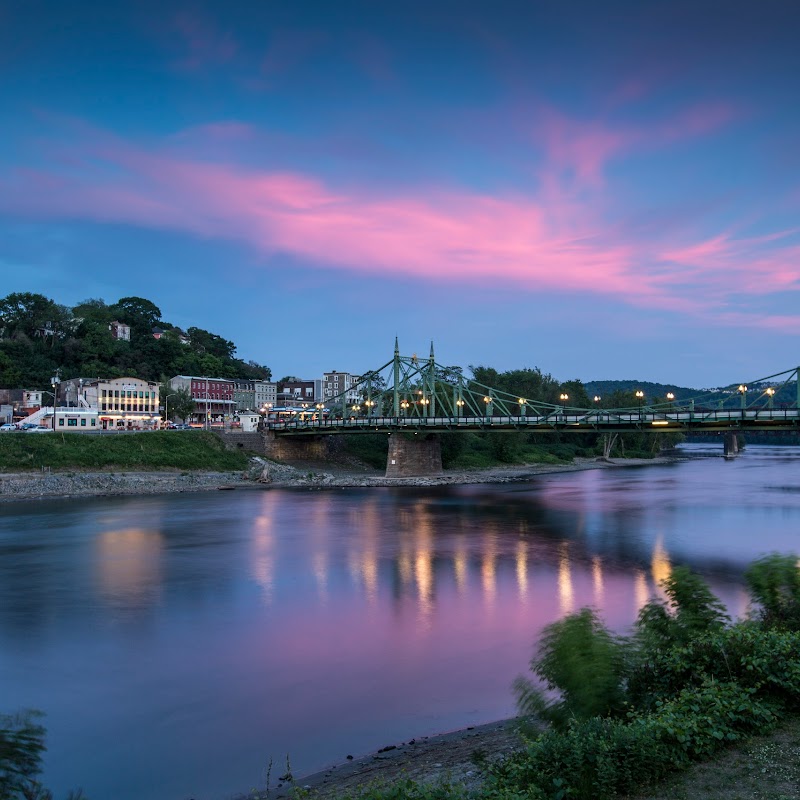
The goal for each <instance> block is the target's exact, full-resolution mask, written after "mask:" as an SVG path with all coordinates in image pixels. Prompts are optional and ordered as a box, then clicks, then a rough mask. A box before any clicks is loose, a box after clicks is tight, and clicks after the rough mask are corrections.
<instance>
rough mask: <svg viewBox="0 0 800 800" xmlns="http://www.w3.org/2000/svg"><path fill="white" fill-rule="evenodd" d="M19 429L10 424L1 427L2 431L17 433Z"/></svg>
mask: <svg viewBox="0 0 800 800" xmlns="http://www.w3.org/2000/svg"><path fill="white" fill-rule="evenodd" d="M16 429H17V426H16V425H12V424H11V423H10V422H6V423H5V424H3V425H0V431H15V430H16Z"/></svg>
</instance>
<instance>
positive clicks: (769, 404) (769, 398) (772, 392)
mask: <svg viewBox="0 0 800 800" xmlns="http://www.w3.org/2000/svg"><path fill="white" fill-rule="evenodd" d="M766 395H767V408H772V398H773V397H774V396H775V390H774V389H773V388H772V387H771V386H770V387H769V388H768V389H767V391H766Z"/></svg>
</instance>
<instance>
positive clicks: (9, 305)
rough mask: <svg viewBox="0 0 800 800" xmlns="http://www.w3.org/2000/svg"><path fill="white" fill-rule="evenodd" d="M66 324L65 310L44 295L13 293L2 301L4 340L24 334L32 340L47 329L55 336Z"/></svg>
mask: <svg viewBox="0 0 800 800" xmlns="http://www.w3.org/2000/svg"><path fill="white" fill-rule="evenodd" d="M64 322H65V320H64V318H63V310H62V309H60V308H59V307H58V306H57V305H56V304H55V303H54V302H53V301H52V300H50V299H48V298H47V297H45V296H44V295H42V294H32V293H31V292H13V293H12V294H10V295H8V296H6V297H4V298H2V299H0V335H2V336H3V337H4V338H5V337H10V336H14V335H16V334H19V333H23V334H25V335H26V336H28V337H29V338H31V339H32V338H33V337H34V336H36V334H37V332H38V331H40V330H42V329H45V328H49V329H50V330H52V331H53V335H55V334H56V332H58V331H61V329H62V327H63V323H64Z"/></svg>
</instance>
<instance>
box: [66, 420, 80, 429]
mask: <svg viewBox="0 0 800 800" xmlns="http://www.w3.org/2000/svg"><path fill="white" fill-rule="evenodd" d="M67 427H68V428H77V427H78V420H77V419H68V420H67Z"/></svg>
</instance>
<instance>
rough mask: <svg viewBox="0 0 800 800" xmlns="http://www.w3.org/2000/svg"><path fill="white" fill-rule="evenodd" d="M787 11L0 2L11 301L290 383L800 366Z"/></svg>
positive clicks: (709, 379) (711, 373)
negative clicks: (460, 373)
mask: <svg viewBox="0 0 800 800" xmlns="http://www.w3.org/2000/svg"><path fill="white" fill-rule="evenodd" d="M799 28H800V5H798V4H797V3H796V2H789V1H788V0H787V2H775V0H763V1H762V2H757V3H756V2H737V0H725V1H724V2H723V0H717V1H716V2H709V1H708V0H692V1H691V2H682V0H668V1H665V2H658V1H656V0H653V1H648V0H644V1H643V0H636V2H612V1H611V0H609V2H603V3H598V2H588V1H586V2H581V1H580V0H574V1H573V2H570V3H558V2H554V1H553V0H550V1H548V2H544V1H541V2H539V1H537V0H528V1H527V2H512V1H511V0H499V2H493V3H488V2H483V1H482V2H470V0H460V1H459V2H449V0H440V1H437V0H433V2H431V0H428V2H416V0H404V1H403V2H389V1H388V0H387V2H354V1H352V2H351V1H350V0H337V2H335V3H332V2H327V1H326V2H314V0H306V1H305V2H303V1H301V2H269V0H261V2H252V3H247V2H237V1H236V0H232V1H231V2H227V3H219V2H205V3H204V2H190V3H189V2H186V3H184V2H181V1H180V0H174V1H173V2H166V3H165V2H163V0H159V2H150V1H149V0H139V1H138V2H136V3H130V2H116V1H115V0H103V2H93V0H82V2H76V3H66V2H63V0H51V1H50V2H45V1H44V0H0V109H1V110H0V294H2V295H5V294H8V293H10V292H12V291H19V292H23V291H30V292H40V293H42V294H45V295H47V296H48V297H52V298H53V299H54V300H56V301H57V302H60V303H64V304H67V305H74V304H76V303H78V302H80V301H82V300H85V299H87V298H90V297H91V298H97V297H99V298H103V299H104V300H106V302H109V303H112V302H115V301H116V300H117V299H119V298H120V297H124V296H130V295H137V296H141V297H145V298H147V299H149V300H152V301H153V302H154V303H156V305H158V307H159V308H160V309H161V311H162V313H163V318H164V320H165V321H167V322H170V323H172V324H174V325H178V326H180V327H183V328H188V327H190V326H197V327H201V328H206V329H207V330H210V331H212V332H214V333H216V334H219V335H221V336H224V337H225V338H227V339H231V340H233V341H234V342H235V343H236V345H237V348H238V351H237V352H238V355H239V356H240V357H242V358H245V359H253V360H255V361H258V362H259V363H263V364H267V365H269V366H270V367H271V368H272V370H273V375H274V376H275V377H280V376H282V375H286V374H294V375H298V376H300V377H319V376H321V373H322V372H323V371H326V370H332V369H336V370H339V371H351V372H356V373H359V372H363V371H366V370H367V369H371V368H377V367H380V366H381V365H382V364H384V363H385V362H386V361H388V360H389V359H390V358H391V356H392V352H393V347H394V338H395V336H398V337H399V341H400V349H401V352H402V354H403V355H412V354H413V353H419V354H425V355H427V353H428V350H429V347H430V342H431V341H432V340H433V341H434V343H435V348H436V357H437V361H439V362H440V363H442V364H446V365H459V366H462V367H464V368H467V367H468V366H469V365H479V364H480V365H487V366H493V367H495V368H496V369H499V370H505V369H514V368H521V367H539V368H540V369H541V370H542V371H544V372H547V373H550V374H552V375H553V376H554V377H556V378H557V379H561V380H568V379H571V378H580V379H582V380H600V379H631V378H635V379H639V380H652V381H661V382H668V383H675V384H678V385H686V386H693V387H698V388H699V387H711V386H718V385H723V384H731V383H737V382H739V381H753V380H754V379H756V378H758V377H761V376H766V375H770V374H773V373H776V372H780V371H782V370H784V369H789V368H794V367H795V366H797V364H798V363H800V146H798V144H799V143H800V47H798V46H797V41H796V40H797V32H798V29H799Z"/></svg>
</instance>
